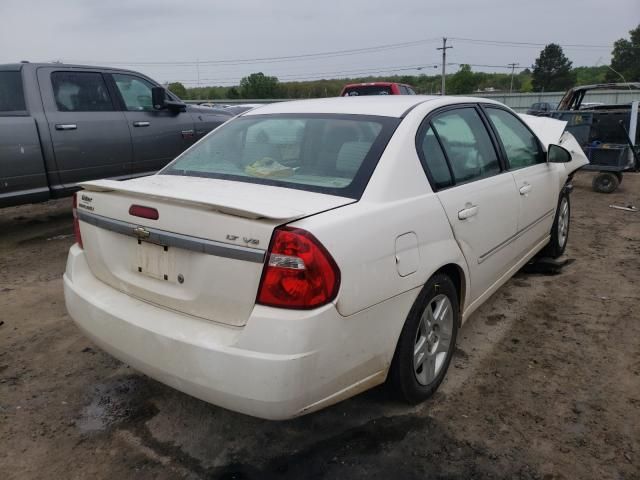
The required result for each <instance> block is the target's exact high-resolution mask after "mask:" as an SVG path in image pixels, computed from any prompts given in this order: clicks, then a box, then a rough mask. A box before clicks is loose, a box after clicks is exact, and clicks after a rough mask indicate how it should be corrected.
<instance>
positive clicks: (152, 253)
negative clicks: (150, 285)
mask: <svg viewBox="0 0 640 480" xmlns="http://www.w3.org/2000/svg"><path fill="white" fill-rule="evenodd" d="M172 254H173V251H170V249H169V247H167V246H164V245H157V244H155V243H150V242H143V241H142V240H138V245H137V246H136V262H135V265H134V270H135V271H137V272H138V273H141V274H142V275H146V276H147V277H151V278H156V279H158V280H163V281H170V279H171V272H170V270H171V263H172V262H171V256H172Z"/></svg>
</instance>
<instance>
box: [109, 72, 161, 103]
mask: <svg viewBox="0 0 640 480" xmlns="http://www.w3.org/2000/svg"><path fill="white" fill-rule="evenodd" d="M113 80H114V81H115V82H116V86H117V87H118V90H119V91H120V95H122V99H123V100H124V104H125V106H126V107H127V110H129V111H132V112H139V111H141V110H142V111H144V110H149V111H150V110H153V105H152V101H151V88H152V87H153V85H152V84H151V83H149V82H147V81H146V80H144V79H142V78H140V77H135V76H133V75H124V74H121V73H114V74H113Z"/></svg>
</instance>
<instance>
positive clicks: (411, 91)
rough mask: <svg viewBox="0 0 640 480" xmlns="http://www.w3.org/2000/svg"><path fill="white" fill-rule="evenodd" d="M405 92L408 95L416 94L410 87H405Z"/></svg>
mask: <svg viewBox="0 0 640 480" xmlns="http://www.w3.org/2000/svg"><path fill="white" fill-rule="evenodd" d="M407 91H408V92H409V95H415V94H416V92H415V91H414V90H413V88H411V87H407Z"/></svg>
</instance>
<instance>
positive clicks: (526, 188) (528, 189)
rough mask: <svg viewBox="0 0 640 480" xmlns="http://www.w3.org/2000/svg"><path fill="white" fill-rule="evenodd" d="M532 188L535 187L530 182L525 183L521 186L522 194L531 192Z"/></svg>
mask: <svg viewBox="0 0 640 480" xmlns="http://www.w3.org/2000/svg"><path fill="white" fill-rule="evenodd" d="M532 188H533V187H532V186H531V185H530V184H528V183H525V184H524V185H522V186H521V187H520V195H526V194H527V193H529V192H531V189H532Z"/></svg>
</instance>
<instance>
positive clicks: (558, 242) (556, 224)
mask: <svg viewBox="0 0 640 480" xmlns="http://www.w3.org/2000/svg"><path fill="white" fill-rule="evenodd" d="M570 221H571V203H570V202H569V194H568V193H567V192H562V193H561V194H560V199H559V200H558V208H557V209H556V218H555V219H554V220H553V226H552V227H551V240H549V243H548V244H547V246H546V247H544V249H543V250H542V252H540V254H541V256H543V257H551V258H558V257H559V256H561V255H562V254H563V253H564V251H565V249H566V248H567V241H568V240H569V224H570Z"/></svg>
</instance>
